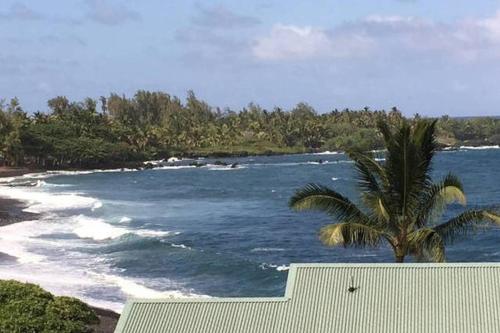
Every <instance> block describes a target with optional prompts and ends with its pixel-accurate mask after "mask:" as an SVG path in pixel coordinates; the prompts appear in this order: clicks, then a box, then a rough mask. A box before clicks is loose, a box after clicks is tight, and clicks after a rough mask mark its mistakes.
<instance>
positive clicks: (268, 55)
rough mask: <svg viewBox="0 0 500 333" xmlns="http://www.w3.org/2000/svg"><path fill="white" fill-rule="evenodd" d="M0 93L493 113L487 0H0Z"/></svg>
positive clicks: (498, 8) (32, 101) (497, 92)
mask: <svg viewBox="0 0 500 333" xmlns="http://www.w3.org/2000/svg"><path fill="white" fill-rule="evenodd" d="M0 42H1V45H2V47H1V48H0V98H5V99H8V98H11V97H14V96H17V97H18V98H20V100H21V103H22V104H23V105H24V107H25V109H26V110H29V111H36V110H42V111H44V110H46V101H47V100H48V99H49V98H51V97H54V96H57V95H66V96H68V97H69V98H71V99H82V98H84V97H87V96H89V97H93V98H97V97H98V96H100V95H107V94H109V93H110V92H116V93H119V94H126V95H132V94H133V93H134V91H136V90H138V89H149V90H162V91H167V92H169V93H171V94H174V95H178V96H180V97H185V95H186V91H187V90H189V89H193V90H194V91H195V92H196V94H197V96H199V97H200V98H202V99H204V100H206V101H207V102H209V103H210V104H212V105H214V106H220V107H226V106H228V107H231V108H241V107H243V106H245V105H246V104H248V103H249V102H255V103H257V104H260V105H261V106H263V107H266V108H272V107H274V106H277V105H278V106H282V107H285V108H290V107H292V106H293V105H295V104H296V103H298V102H301V101H304V102H307V103H309V104H311V105H312V106H314V107H315V108H316V109H317V110H318V111H319V112H326V111H330V110H331V109H332V108H339V109H341V108H345V107H349V108H361V107H364V106H369V107H371V108H372V109H380V108H385V109H389V108H391V107H392V106H397V107H398V108H400V109H401V110H402V111H403V112H404V113H405V114H408V115H411V114H414V113H417V112H418V113H420V114H423V115H442V114H449V115H456V116H472V115H499V114H500V110H499V109H500V85H499V84H498V81H499V79H498V78H500V1H493V0H481V1H470V0H439V1H436V0H433V1H425V0H377V1H373V0H350V1H345V0H337V1H333V0H330V1H326V0H316V1H306V0H288V1H285V0H276V1H271V0H254V1H228V0H226V1H189V0H184V1H180V0H143V1H140V0H129V1H119V0H65V1H63V0H44V1H34V0H31V1H27V0H24V1H22V0H1V1H0Z"/></svg>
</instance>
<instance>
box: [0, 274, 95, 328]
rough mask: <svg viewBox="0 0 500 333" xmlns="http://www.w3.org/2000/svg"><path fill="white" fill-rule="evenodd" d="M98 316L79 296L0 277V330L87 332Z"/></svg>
mask: <svg viewBox="0 0 500 333" xmlns="http://www.w3.org/2000/svg"><path fill="white" fill-rule="evenodd" d="M97 322H98V318H97V316H96V314H95V313H94V312H93V311H92V309H91V308H90V307H89V306H88V305H86V304H85V303H83V302H81V301H80V300H78V299H75V298H71V297H55V296H53V295H52V294H51V293H49V292H47V291H45V290H43V289H42V288H40V287H39V286H37V285H34V284H30V283H21V282H17V281H13V280H9V281H0V332H9V333H10V332H12V333H38V332H40V333H48V332H51V333H54V332H61V333H86V332H91V330H90V328H89V325H92V324H96V323H97Z"/></svg>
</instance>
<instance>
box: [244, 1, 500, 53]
mask: <svg viewBox="0 0 500 333" xmlns="http://www.w3.org/2000/svg"><path fill="white" fill-rule="evenodd" d="M252 55H253V56H254V57H255V58H257V59H258V60H264V61H273V60H274V61H285V60H308V59H338V58H349V59H358V58H363V57H365V58H366V57H380V58H383V59H405V58H406V59H407V60H409V59H419V60H421V59H428V60H429V61H432V59H439V58H436V57H440V58H441V59H448V60H451V61H458V62H475V61H479V60H480V59H490V60H491V59H498V58H500V11H498V12H497V13H496V14H495V15H494V16H492V17H487V18H480V19H475V20H471V19H468V20H457V21H455V22H451V23H442V22H437V21H432V20H428V19H422V18H418V17H406V16H385V15H370V16H367V17H365V18H363V19H360V20H357V21H353V22H347V23H343V24H341V25H338V26H337V27H335V28H334V29H331V30H327V29H324V28H318V27H314V28H313V27H309V26H296V25H282V24H277V25H274V26H273V27H272V28H271V30H270V31H269V32H268V34H267V35H264V36H261V37H259V38H257V39H255V41H254V44H253V48H252Z"/></svg>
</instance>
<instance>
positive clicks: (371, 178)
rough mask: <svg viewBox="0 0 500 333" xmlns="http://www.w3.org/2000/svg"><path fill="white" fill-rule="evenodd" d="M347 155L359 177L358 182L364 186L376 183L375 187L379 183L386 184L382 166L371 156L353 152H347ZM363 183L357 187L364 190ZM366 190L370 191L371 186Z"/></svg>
mask: <svg viewBox="0 0 500 333" xmlns="http://www.w3.org/2000/svg"><path fill="white" fill-rule="evenodd" d="M347 154H348V156H349V158H350V159H351V160H353V161H354V165H355V168H356V169H357V171H358V174H359V175H360V181H362V182H363V183H366V185H370V184H373V183H377V187H379V185H378V183H379V181H380V183H381V184H382V185H386V184H387V177H386V174H385V170H384V168H383V166H382V165H381V164H380V163H379V162H377V161H376V160H375V159H374V158H373V154H371V153H365V152H360V151H355V150H350V151H347ZM363 183H360V184H359V185H360V186H361V187H362V188H363V189H364V188H365V186H363V185H365V184H363ZM367 188H368V189H370V188H371V186H368V187H367Z"/></svg>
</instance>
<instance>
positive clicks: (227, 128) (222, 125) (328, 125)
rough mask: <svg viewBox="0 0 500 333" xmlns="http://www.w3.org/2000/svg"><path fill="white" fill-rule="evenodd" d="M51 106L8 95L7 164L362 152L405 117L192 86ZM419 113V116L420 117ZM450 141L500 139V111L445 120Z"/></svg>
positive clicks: (2, 116)
mask: <svg viewBox="0 0 500 333" xmlns="http://www.w3.org/2000/svg"><path fill="white" fill-rule="evenodd" d="M47 107H48V110H46V111H45V112H39V111H38V112H34V113H30V112H27V111H26V110H24V109H23V107H22V106H21V104H20V102H19V100H18V99H17V98H13V99H11V100H10V101H9V102H6V101H1V102H0V149H1V157H2V160H3V163H4V164H6V165H10V166H21V165H27V166H33V167H38V168H45V169H58V168H94V167H114V166H125V165H127V164H131V163H137V162H140V161H144V160H148V159H154V158H165V157H168V156H173V155H176V156H239V155H254V154H277V153H301V152H310V151H318V150H346V149H350V148H354V147H356V148H357V149H362V150H371V149H379V148H382V147H383V141H382V137H381V136H380V135H379V134H378V133H377V130H376V124H377V122H378V121H379V120H382V121H384V122H386V123H387V124H389V125H391V124H392V125H394V124H398V123H400V122H401V120H402V119H403V118H404V117H403V115H402V114H401V112H400V111H399V110H397V109H396V108H393V109H392V110H390V111H384V110H373V111H372V110H370V109H369V108H364V109H361V110H350V109H344V110H337V109H335V110H333V111H331V112H328V113H322V114H319V113H318V112H316V110H314V108H312V107H311V106H310V105H308V104H306V103H299V104H297V105H296V106H295V107H294V108H293V109H291V110H284V109H282V108H280V107H275V108H274V109H272V110H266V109H264V108H262V107H260V106H259V105H257V104H254V103H250V104H249V105H248V106H247V107H245V108H242V109H241V110H232V109H230V108H225V109H221V108H218V107H213V106H210V105H209V104H208V103H206V102H205V101H203V100H201V99H199V98H197V97H196V95H195V94H194V93H193V92H192V91H189V92H188V94H187V98H186V100H185V101H182V100H181V99H180V98H178V97H176V96H172V95H169V94H167V93H165V92H151V91H145V90H139V91H137V92H136V93H135V95H134V96H133V97H126V96H124V95H118V94H110V95H109V96H102V97H100V98H99V99H98V100H95V99H91V98H86V99H84V100H83V101H70V100H69V99H68V98H66V97H64V96H58V97H55V98H52V99H50V100H49V101H48V102H47ZM415 118H420V117H419V116H418V115H416V116H415ZM438 138H439V142H440V143H441V144H442V145H447V146H459V145H462V144H469V145H487V144H500V119H497V118H487V117H484V118H473V119H455V118H451V117H448V116H443V117H442V118H441V119H440V121H439V122H438Z"/></svg>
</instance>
